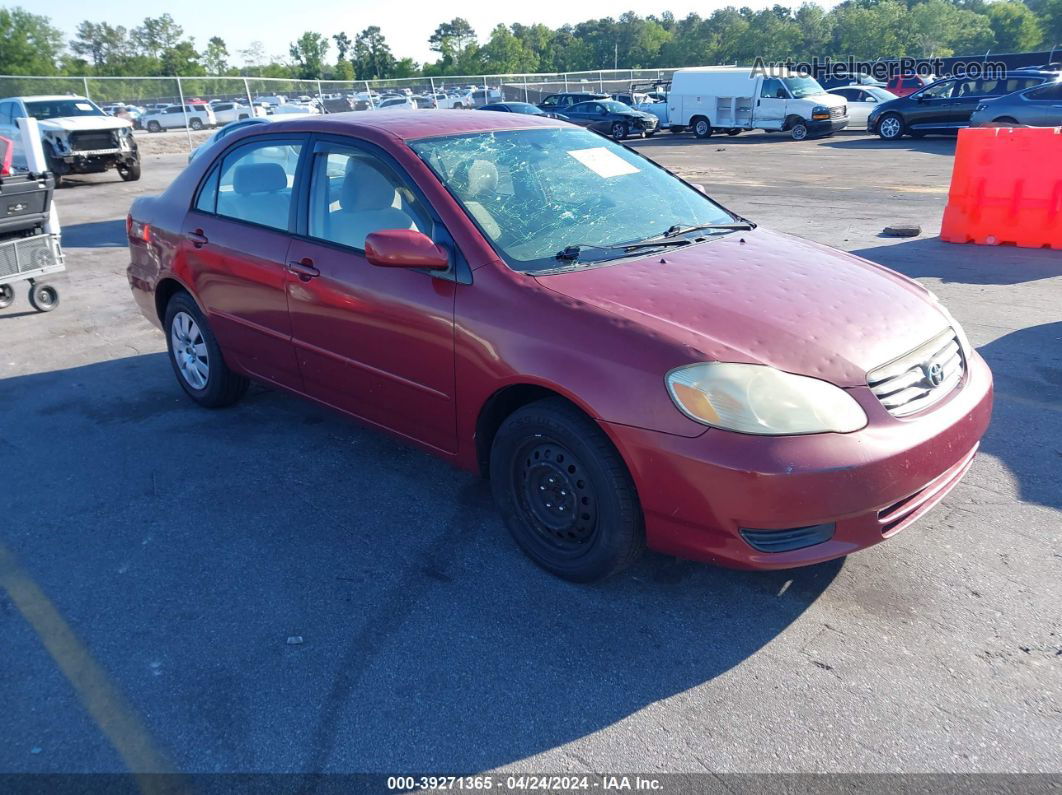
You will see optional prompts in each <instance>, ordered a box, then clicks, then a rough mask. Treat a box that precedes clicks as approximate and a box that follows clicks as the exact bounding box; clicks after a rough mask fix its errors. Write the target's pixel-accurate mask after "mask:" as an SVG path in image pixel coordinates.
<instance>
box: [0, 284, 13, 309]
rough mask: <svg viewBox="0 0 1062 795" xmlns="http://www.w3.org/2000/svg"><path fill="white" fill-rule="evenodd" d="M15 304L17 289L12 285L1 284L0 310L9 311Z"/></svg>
mask: <svg viewBox="0 0 1062 795" xmlns="http://www.w3.org/2000/svg"><path fill="white" fill-rule="evenodd" d="M13 303H15V288H14V287H12V286H11V285H10V284H0V309H7V308H8V307H9V306H11V304H13Z"/></svg>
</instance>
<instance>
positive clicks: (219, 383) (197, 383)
mask: <svg viewBox="0 0 1062 795" xmlns="http://www.w3.org/2000/svg"><path fill="white" fill-rule="evenodd" d="M189 321H190V322H191V325H189ZM163 328H164V329H165V330H166V350H167V351H168V352H169V358H170V365H171V366H172V367H173V374H174V375H175V376H176V377H177V383H179V384H180V385H181V388H182V389H184V391H185V394H187V395H188V397H190V398H191V399H192V400H194V401H195V402H196V403H198V404H199V405H200V406H205V407H206V408H211V409H216V408H223V407H224V406H231V405H232V404H233V403H236V402H237V401H238V400H239V399H240V398H242V397H243V395H244V393H245V392H246V391H247V386H248V384H249V383H250V382H249V381H248V380H247V379H246V378H244V377H243V376H242V375H237V374H236V373H234V372H232V370H230V369H229V368H228V365H226V364H225V359H224V357H223V356H222V353H221V348H220V347H219V346H218V343H217V339H215V337H214V333H213V332H212V331H211V330H210V326H209V325H208V324H207V322H206V318H205V317H203V313H202V312H200V311H199V307H198V306H197V305H196V303H195V301H193V300H192V297H191V296H190V295H188V293H184V292H179V293H175V294H174V296H173V297H172V298H171V299H170V302H169V304H167V305H166V319H165V322H164V323H163ZM178 346H182V347H181V349H180V350H177V347H178ZM196 361H198V362H199V364H195V362H196ZM204 371H205V372H204ZM193 373H194V374H195V376H193V375H192V374H193Z"/></svg>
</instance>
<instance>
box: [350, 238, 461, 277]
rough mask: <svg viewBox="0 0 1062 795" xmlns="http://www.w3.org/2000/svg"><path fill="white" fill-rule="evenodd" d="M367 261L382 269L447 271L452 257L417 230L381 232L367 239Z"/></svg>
mask: <svg viewBox="0 0 1062 795" xmlns="http://www.w3.org/2000/svg"><path fill="white" fill-rule="evenodd" d="M365 259H367V260H368V261H369V263H370V264H372V265H377V266H379V267H381V268H429V269H431V270H445V269H446V268H448V267H449V266H450V255H449V254H448V253H447V251H446V249H445V248H443V247H442V246H440V245H439V244H438V243H435V242H434V241H433V240H432V239H431V238H429V237H428V236H427V235H425V234H424V233H423V232H418V231H416V230H415V229H381V230H380V231H379V232H372V233H370V234H369V235H368V236H367V237H366V238H365Z"/></svg>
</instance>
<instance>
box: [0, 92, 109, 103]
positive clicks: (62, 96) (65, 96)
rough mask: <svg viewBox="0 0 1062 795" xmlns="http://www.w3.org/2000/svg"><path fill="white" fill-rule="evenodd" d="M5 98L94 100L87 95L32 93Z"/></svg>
mask: <svg viewBox="0 0 1062 795" xmlns="http://www.w3.org/2000/svg"><path fill="white" fill-rule="evenodd" d="M4 99H21V100H22V101H23V102H38V101H39V102H55V101H56V100H60V99H70V100H80V101H81V102H91V101H92V100H90V99H88V98H87V97H81V96H76V95H74V94H31V95H29V96H21V97H4Z"/></svg>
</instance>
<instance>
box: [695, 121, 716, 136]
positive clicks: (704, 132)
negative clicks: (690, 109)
mask: <svg viewBox="0 0 1062 795" xmlns="http://www.w3.org/2000/svg"><path fill="white" fill-rule="evenodd" d="M712 132H713V130H712V125H711V122H709V121H708V119H706V118H704V116H698V117H697V118H695V119H694V120H693V134H694V135H696V136H697V137H698V138H711V137H712Z"/></svg>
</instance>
